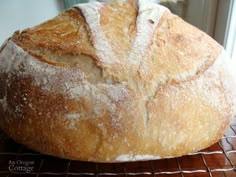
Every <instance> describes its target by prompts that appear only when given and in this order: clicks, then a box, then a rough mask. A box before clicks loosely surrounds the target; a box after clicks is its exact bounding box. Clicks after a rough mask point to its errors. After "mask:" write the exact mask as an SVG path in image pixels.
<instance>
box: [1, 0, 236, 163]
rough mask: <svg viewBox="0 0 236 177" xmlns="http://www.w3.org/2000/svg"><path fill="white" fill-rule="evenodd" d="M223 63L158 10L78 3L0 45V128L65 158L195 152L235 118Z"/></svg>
mask: <svg viewBox="0 0 236 177" xmlns="http://www.w3.org/2000/svg"><path fill="white" fill-rule="evenodd" d="M91 9H92V11H90V10H91ZM149 12H151V13H149ZM88 14H89V15H88ZM225 58H227V56H226V54H225V53H224V51H223V48H222V47H221V46H220V45H219V44H217V43H216V42H215V41H214V40H213V39H211V38H210V37H209V36H207V35H206V34H205V33H203V32H201V31H200V30H198V29H197V28H195V27H193V26H191V25H189V24H187V23H186V22H184V21H183V20H182V19H180V18H179V17H177V16H175V15H173V14H171V13H170V12H169V11H168V10H166V9H165V8H163V7H161V6H158V5H156V4H151V5H146V4H144V3H143V0H139V1H136V0H128V1H127V2H123V3H121V2H115V3H106V4H100V3H98V2H97V3H93V4H91V5H86V4H85V5H78V6H76V7H74V8H72V9H70V10H67V11H65V12H64V13H62V14H60V15H59V16H57V17H55V18H54V19H52V20H49V21H47V22H45V23H43V24H40V25H38V26H36V27H33V28H30V29H26V30H24V31H22V32H16V33H15V34H14V35H13V36H12V37H11V38H10V40H9V41H7V42H6V44H5V45H4V46H2V49H1V51H0V61H1V65H0V83H1V85H2V92H3V93H1V94H0V127H1V129H3V130H4V131H5V132H6V133H7V134H8V135H9V136H10V137H12V138H13V139H14V140H16V141H17V142H19V143H22V144H24V145H26V146H28V147H30V148H32V149H34V150H37V151H40V152H42V153H46V154H51V155H54V156H58V157H62V158H68V159H79V160H86V161H99V162H115V161H133V160H147V159H158V158H168V157H176V156H181V155H185V154H188V153H191V152H195V151H198V150H200V149H203V148H206V147H208V146H210V145H211V144H213V143H215V142H216V141H217V140H218V139H219V138H220V137H221V136H222V135H223V133H224V131H225V129H226V128H227V126H228V125H229V123H230V121H231V120H232V117H233V115H234V114H235V110H234V109H235V101H236V100H235V99H234V98H235V96H236V94H235V91H234V88H235V86H236V83H235V80H234V79H235V78H236V76H235V73H233V72H232V71H231V70H229V69H228V67H229V66H230V65H231V64H230V63H229V61H227V60H226V61H225V60H224V59H225Z"/></svg>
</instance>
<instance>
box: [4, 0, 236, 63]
mask: <svg viewBox="0 0 236 177" xmlns="http://www.w3.org/2000/svg"><path fill="white" fill-rule="evenodd" d="M89 1H90V2H91V1H95V0H40V1H36V0H20V1H19V0H7V1H6V0H5V1H0V45H1V44H2V43H3V42H4V40H5V39H7V38H8V37H9V36H11V34H12V33H13V32H14V31H16V30H22V29H25V28H28V27H32V26H34V25H37V24H39V23H41V22H43V21H46V20H48V19H50V18H53V17H54V16H56V15H57V14H58V13H60V12H62V11H64V10H66V9H68V8H70V7H72V6H73V5H74V4H77V3H85V2H89ZM99 1H103V2H104V1H112V0H99ZM149 1H150V0H149ZM152 1H155V2H156V3H160V4H162V5H164V6H166V7H168V8H169V9H170V10H171V11H172V12H173V13H175V14H177V15H179V16H181V17H182V18H183V19H184V20H186V21H187V22H189V23H191V24H193V25H194V26H196V27H198V28H199V29H201V30H203V31H205V32H206V33H208V34H209V35H210V36H212V37H213V38H214V39H216V40H217V41H218V42H219V43H220V44H221V45H223V46H224V47H225V48H226V50H227V51H228V52H229V54H230V55H231V57H232V58H234V59H236V1H235V0H152Z"/></svg>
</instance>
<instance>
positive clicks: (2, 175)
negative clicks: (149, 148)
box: [0, 119, 236, 177]
mask: <svg viewBox="0 0 236 177" xmlns="http://www.w3.org/2000/svg"><path fill="white" fill-rule="evenodd" d="M23 176H24V177H52V176H54V177H77V176H97V177H100V176H104V177H109V176H112V177H126V176H149V177H151V176H153V177H156V176H157V177H236V119H234V121H233V122H232V124H231V126H230V127H229V129H228V130H227V131H226V133H225V135H224V136H223V137H222V138H221V140H220V141H219V142H218V143H216V144H214V145H212V146H211V147H209V148H207V149H205V150H202V151H200V152H196V153H192V154H190V155H187V156H183V157H179V158H171V159H163V160H152V161H140V162H127V163H114V164H108V163H92V162H81V161H71V160H65V159H58V158H55V157H51V156H46V155H43V154H40V153H38V152H34V151H31V150H29V149H27V148H25V147H24V146H22V145H19V144H16V143H15V142H14V141H13V140H11V139H9V138H8V137H7V136H5V135H4V134H3V133H0V177H23Z"/></svg>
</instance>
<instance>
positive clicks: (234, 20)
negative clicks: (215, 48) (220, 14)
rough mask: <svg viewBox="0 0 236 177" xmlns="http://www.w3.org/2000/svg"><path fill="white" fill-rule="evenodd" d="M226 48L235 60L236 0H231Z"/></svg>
mask: <svg viewBox="0 0 236 177" xmlns="http://www.w3.org/2000/svg"><path fill="white" fill-rule="evenodd" d="M226 50H227V51H228V52H229V54H230V55H231V57H232V59H234V60H236V1H235V0H234V1H233V0H232V1H231V15H230V19H229V31H228V33H227V40H226Z"/></svg>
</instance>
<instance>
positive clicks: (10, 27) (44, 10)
mask: <svg viewBox="0 0 236 177" xmlns="http://www.w3.org/2000/svg"><path fill="white" fill-rule="evenodd" d="M62 10H63V1H62V0H5V1H4V0H2V1H0V45H1V44H2V43H3V42H4V41H5V39H7V38H8V37H9V36H11V35H12V33H14V32H15V31H16V30H23V29H25V28H28V27H32V26H34V25H37V24H39V23H41V22H43V21H46V20H48V19H50V18H52V17H54V16H56V15H57V14H58V13H59V12H60V11H62Z"/></svg>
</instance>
